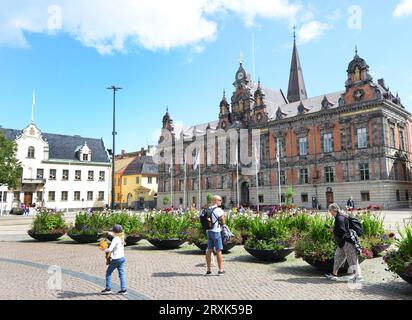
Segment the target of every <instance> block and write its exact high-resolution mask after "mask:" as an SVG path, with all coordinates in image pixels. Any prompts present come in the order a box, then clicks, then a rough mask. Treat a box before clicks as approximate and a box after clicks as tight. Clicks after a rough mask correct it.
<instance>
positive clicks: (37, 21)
mask: <svg viewBox="0 0 412 320" xmlns="http://www.w3.org/2000/svg"><path fill="white" fill-rule="evenodd" d="M52 5H56V6H58V7H60V8H61V22H60V24H59V21H57V24H56V25H61V28H59V29H58V30H55V29H53V28H51V27H50V26H51V25H52V26H53V23H55V22H56V21H55V20H56V19H57V20H59V15H56V13H55V12H54V11H53V10H52V11H51V12H49V8H50V6H52ZM299 10H300V6H299V5H294V4H290V3H289V1H288V0H255V1H250V0H175V1H170V0H105V1H101V0H89V1H84V0H36V1H30V0H15V1H8V2H7V3H2V10H1V12H0V45H6V46H16V47H27V46H28V43H27V40H26V38H25V33H26V32H34V33H44V34H50V35H53V34H56V33H58V32H62V33H67V34H69V35H71V36H72V37H73V38H74V39H76V40H78V41H80V42H81V43H82V44H83V45H84V46H87V47H92V48H96V49H97V50H98V52H99V53H101V54H111V53H113V52H116V51H120V52H122V51H127V50H128V48H129V45H130V44H132V45H135V46H142V47H143V48H145V49H148V50H152V51H156V50H170V49H172V48H176V47H186V46H189V47H193V48H194V50H193V51H192V52H194V53H196V52H197V53H199V52H201V51H202V49H201V48H204V46H205V44H207V43H209V42H211V41H213V40H214V39H215V38H216V36H217V30H218V22H217V17H218V16H219V15H225V14H230V13H233V14H236V15H238V16H240V17H241V18H242V19H243V20H244V22H245V24H246V25H247V26H251V25H253V24H254V21H255V19H256V18H257V17H261V18H265V19H283V20H286V21H288V22H290V21H292V20H293V19H295V16H296V14H297V12H298V11H299ZM56 17H57V18H56Z"/></svg>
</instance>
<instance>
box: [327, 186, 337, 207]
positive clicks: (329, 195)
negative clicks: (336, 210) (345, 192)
mask: <svg viewBox="0 0 412 320" xmlns="http://www.w3.org/2000/svg"><path fill="white" fill-rule="evenodd" d="M334 202H335V201H333V191H332V188H327V189H326V207H329V205H330V204H332V203H334Z"/></svg>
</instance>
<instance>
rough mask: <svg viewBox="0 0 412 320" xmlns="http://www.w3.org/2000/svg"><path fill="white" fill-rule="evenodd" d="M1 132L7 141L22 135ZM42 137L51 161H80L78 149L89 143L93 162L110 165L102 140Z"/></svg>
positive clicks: (46, 134)
mask: <svg viewBox="0 0 412 320" xmlns="http://www.w3.org/2000/svg"><path fill="white" fill-rule="evenodd" d="M0 131H3V132H4V133H5V136H6V139H8V140H15V139H16V138H17V137H18V136H20V135H21V134H22V130H16V129H4V128H0ZM42 137H43V139H44V140H46V141H47V142H48V144H49V160H71V161H78V160H79V159H78V158H76V149H78V147H79V146H83V145H84V143H85V142H86V143H87V146H88V147H89V148H90V150H91V152H92V159H91V161H92V162H102V163H107V164H110V159H109V157H108V154H107V152H106V148H105V146H104V144H103V140H102V139H94V138H85V137H81V136H67V135H61V134H54V133H42Z"/></svg>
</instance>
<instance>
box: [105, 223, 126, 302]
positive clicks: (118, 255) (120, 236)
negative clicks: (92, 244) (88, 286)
mask: <svg viewBox="0 0 412 320" xmlns="http://www.w3.org/2000/svg"><path fill="white" fill-rule="evenodd" d="M110 231H112V232H111V233H112V236H113V240H112V242H111V244H110V246H109V248H107V249H106V250H105V252H106V253H108V252H110V253H111V261H110V264H109V266H108V267H107V271H106V289H104V290H103V291H102V294H111V293H112V290H111V275H112V273H113V271H114V270H115V269H117V270H118V271H119V278H120V291H119V292H118V293H119V294H123V295H126V294H127V289H126V273H125V268H124V266H125V263H126V258H125V256H124V245H125V241H124V233H123V229H122V226H121V225H119V224H116V225H114V226H113V228H112V229H111V230H110Z"/></svg>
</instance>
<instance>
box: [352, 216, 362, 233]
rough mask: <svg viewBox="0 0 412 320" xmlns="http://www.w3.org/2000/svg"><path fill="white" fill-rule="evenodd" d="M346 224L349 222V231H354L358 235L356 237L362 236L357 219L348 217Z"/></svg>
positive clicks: (360, 224)
mask: <svg viewBox="0 0 412 320" xmlns="http://www.w3.org/2000/svg"><path fill="white" fill-rule="evenodd" d="M348 222H349V229H352V230H354V231H355V232H356V234H357V235H358V237H360V236H361V235H363V228H362V223H361V222H360V221H359V220H358V219H357V218H355V217H352V216H349V217H348Z"/></svg>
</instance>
